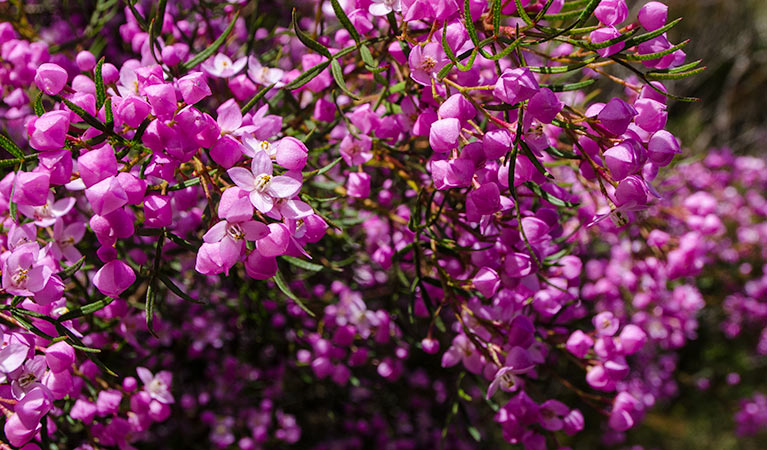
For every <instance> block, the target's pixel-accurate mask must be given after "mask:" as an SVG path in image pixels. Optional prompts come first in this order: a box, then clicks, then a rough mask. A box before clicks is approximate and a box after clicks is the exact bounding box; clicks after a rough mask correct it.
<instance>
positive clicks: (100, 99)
mask: <svg viewBox="0 0 767 450" xmlns="http://www.w3.org/2000/svg"><path fill="white" fill-rule="evenodd" d="M105 60H106V58H105V57H103V56H102V57H101V59H99V62H98V64H96V72H95V73H94V82H95V83H96V109H97V110H99V109H101V107H102V106H104V102H105V101H106V99H107V91H106V89H105V88H104V77H103V76H102V75H101V70H102V68H103V67H104V61H105Z"/></svg>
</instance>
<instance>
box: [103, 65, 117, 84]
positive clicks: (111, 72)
mask: <svg viewBox="0 0 767 450" xmlns="http://www.w3.org/2000/svg"><path fill="white" fill-rule="evenodd" d="M101 78H103V79H104V84H112V83H116V82H117V80H119V79H120V71H119V70H117V67H115V66H114V64H111V63H104V65H103V66H101Z"/></svg>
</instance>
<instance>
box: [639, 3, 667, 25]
mask: <svg viewBox="0 0 767 450" xmlns="http://www.w3.org/2000/svg"><path fill="white" fill-rule="evenodd" d="M667 17H668V6H666V5H664V4H663V3H661V2H649V3H647V4H645V5H644V6H643V7H642V9H640V10H639V14H638V19H639V23H640V24H641V25H642V26H643V27H644V28H645V30H647V31H654V30H657V29H658V28H661V27H662V26H663V25H665V24H666V19H667Z"/></svg>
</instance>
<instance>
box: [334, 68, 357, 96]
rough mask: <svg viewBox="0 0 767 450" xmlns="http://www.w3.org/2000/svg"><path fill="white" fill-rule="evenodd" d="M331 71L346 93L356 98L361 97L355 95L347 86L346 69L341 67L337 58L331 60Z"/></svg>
mask: <svg viewBox="0 0 767 450" xmlns="http://www.w3.org/2000/svg"><path fill="white" fill-rule="evenodd" d="M330 73H331V74H332V75H333V80H335V82H336V84H337V85H338V87H339V88H341V90H342V91H344V93H345V94H346V95H348V96H349V97H351V98H353V99H354V100H357V99H359V97H357V96H356V95H354V92H352V91H350V90H349V88H347V87H346V82H345V81H344V70H343V69H342V68H341V64H340V63H339V62H338V60H337V59H335V58H333V59H331V60H330Z"/></svg>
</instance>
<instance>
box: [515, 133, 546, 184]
mask: <svg viewBox="0 0 767 450" xmlns="http://www.w3.org/2000/svg"><path fill="white" fill-rule="evenodd" d="M519 145H520V146H521V147H522V153H524V154H525V155H527V158H528V159H529V160H530V162H531V163H533V166H535V168H536V169H537V170H538V172H540V173H541V174H542V175H543V176H545V177H546V178H549V179H554V176H553V175H552V174H551V173H549V171H548V170H546V168H545V167H543V164H541V162H540V161H538V158H537V157H536V156H535V153H533V151H532V150H530V147H528V145H527V143H526V142H525V141H522V140H520V141H519Z"/></svg>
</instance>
